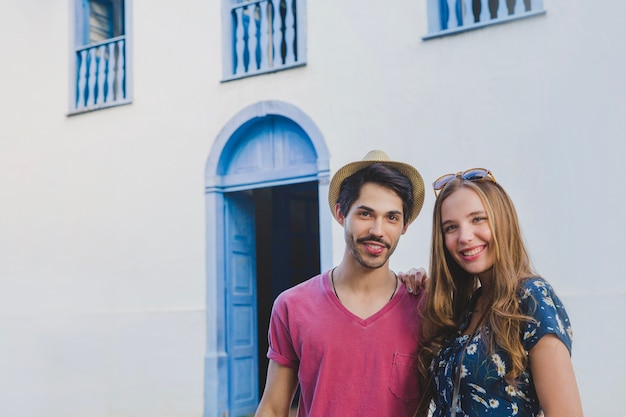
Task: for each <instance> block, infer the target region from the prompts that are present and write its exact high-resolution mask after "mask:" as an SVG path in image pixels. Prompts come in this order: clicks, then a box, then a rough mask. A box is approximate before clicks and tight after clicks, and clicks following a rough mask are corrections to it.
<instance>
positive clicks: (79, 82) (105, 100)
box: [70, 0, 130, 113]
mask: <svg viewBox="0 0 626 417" xmlns="http://www.w3.org/2000/svg"><path fill="white" fill-rule="evenodd" d="M127 2H128V0H126V1H124V0H76V31H75V42H74V44H75V51H74V54H73V57H72V61H73V65H72V67H73V71H72V78H71V79H72V80H73V85H72V90H73V92H72V94H71V95H70V96H71V97H72V103H71V105H70V113H82V112H84V111H89V110H95V109H99V108H103V107H110V106H114V105H119V104H126V103H129V102H130V94H129V89H130V82H129V77H128V74H129V70H128V68H129V60H128V56H129V54H128V50H129V48H128V46H129V45H128V38H127V36H126V22H127V7H126V6H127V4H125V3H127Z"/></svg>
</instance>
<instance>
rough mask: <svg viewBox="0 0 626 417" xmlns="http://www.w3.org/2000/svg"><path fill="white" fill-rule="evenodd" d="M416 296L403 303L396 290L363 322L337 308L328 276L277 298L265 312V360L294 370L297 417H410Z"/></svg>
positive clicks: (414, 398)
mask: <svg viewBox="0 0 626 417" xmlns="http://www.w3.org/2000/svg"><path fill="white" fill-rule="evenodd" d="M422 294H423V292H422ZM422 294H420V295H419V296H415V295H411V294H409V293H408V292H407V291H406V288H405V287H404V285H400V286H399V288H398V291H397V293H396V294H395V296H394V297H393V298H392V299H391V300H390V301H389V302H388V303H387V304H386V305H385V306H384V307H383V308H382V309H381V310H380V311H378V312H377V313H375V314H374V315H372V316H371V317H368V318H367V319H361V318H359V317H358V316H355V315H354V314H352V313H351V312H350V311H348V310H347V309H346V308H345V307H344V306H343V305H342V304H341V302H340V301H339V300H338V299H337V297H336V296H335V294H334V292H333V289H332V287H331V285H330V282H329V279H328V272H325V273H324V274H321V275H318V276H316V277H313V278H311V279H309V280H308V281H305V282H303V283H301V284H299V285H297V286H295V287H293V288H290V289H288V290H286V291H284V292H283V293H282V294H280V295H279V296H278V298H277V299H276V301H275V302H274V307H273V310H272V317H271V322H270V329H269V351H268V353H267V357H268V358H269V359H271V360H274V361H276V362H278V363H279V364H281V365H283V366H287V367H290V368H293V369H297V371H298V380H299V382H300V403H299V406H298V417H305V416H313V417H321V416H327V417H332V416H341V417H352V416H359V417H402V416H413V414H414V413H415V410H416V408H417V402H418V399H419V395H420V390H419V386H418V372H417V352H418V348H419V342H418V332H419V329H420V326H421V321H420V318H419V316H418V308H419V305H421V301H422V298H423V295H422Z"/></svg>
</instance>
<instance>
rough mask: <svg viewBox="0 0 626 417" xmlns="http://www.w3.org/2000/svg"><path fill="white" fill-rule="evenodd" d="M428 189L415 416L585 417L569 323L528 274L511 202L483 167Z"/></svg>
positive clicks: (547, 290)
mask: <svg viewBox="0 0 626 417" xmlns="http://www.w3.org/2000/svg"><path fill="white" fill-rule="evenodd" d="M433 187H434V189H435V194H436V195H437V193H438V192H439V194H438V196H437V201H436V202H435V210H434V215H433V232H432V242H431V260H430V275H431V276H430V280H429V281H428V282H427V284H426V285H427V288H428V294H429V296H428V297H427V301H426V305H425V307H424V313H423V314H424V322H423V326H424V327H423V341H424V345H423V348H422V350H421V351H420V362H419V366H420V371H421V375H422V387H424V390H423V398H422V400H421V404H420V409H419V411H418V415H420V416H426V415H428V412H429V407H430V411H431V412H432V413H433V416H434V417H440V416H456V417H461V416H471V417H475V416H538V415H541V413H542V412H543V413H544V414H545V416H546V417H553V416H567V417H577V416H582V414H583V413H582V405H581V401H580V396H579V393H578V388H577V384H576V379H575V376H574V371H573V367H572V362H571V359H570V349H571V327H570V322H569V318H568V316H567V312H566V311H565V309H564V307H563V304H562V303H561V301H560V300H559V298H558V297H557V296H556V294H555V293H554V291H553V289H552V287H551V286H550V284H549V283H548V282H547V281H546V280H544V279H543V278H541V277H539V276H538V275H537V274H535V273H534V272H533V270H532V268H531V265H530V260H529V256H528V252H527V250H526V248H525V247H524V243H523V240H522V236H521V232H520V227H519V223H518V219H517V214H516V211H515V207H514V206H513V203H512V202H511V200H510V198H509V196H508V195H507V193H506V192H505V191H504V189H503V188H502V187H501V186H500V185H499V184H497V183H496V181H495V178H494V177H493V175H492V174H491V172H490V171H488V170H486V169H472V170H468V171H465V172H463V173H457V174H448V175H444V176H443V177H441V178H439V179H438V180H437V181H435V182H434V183H433Z"/></svg>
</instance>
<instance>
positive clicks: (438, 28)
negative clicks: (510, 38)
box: [422, 0, 546, 41]
mask: <svg viewBox="0 0 626 417" xmlns="http://www.w3.org/2000/svg"><path fill="white" fill-rule="evenodd" d="M467 1H468V0H456V6H457V8H459V7H460V8H464V7H465V6H464V5H465V4H466V2H467ZM470 1H471V0H470ZM479 1H480V0H479ZM486 1H487V2H488V1H489V0H486ZM518 1H525V0H515V2H518ZM444 2H447V0H427V12H428V34H427V35H425V36H423V37H422V40H425V41H426V40H429V39H436V38H441V37H444V36H449V35H457V34H459V33H463V32H467V31H472V30H476V29H480V28H484V27H487V26H493V25H500V24H503V23H508V22H511V21H515V20H521V19H527V18H529V17H535V16H542V15H544V14H546V10H545V9H544V7H543V0H529V3H530V10H528V11H525V12H522V13H519V14H512V15H508V14H507V15H506V16H503V17H495V18H493V19H489V20H487V21H484V22H472V23H471V24H469V25H462V26H457V27H453V28H446V29H443V28H442V26H443V25H442V20H443V19H442V16H441V15H442V3H444ZM501 2H505V3H506V2H507V0H498V3H501ZM459 5H460V6H459ZM514 7H515V4H514Z"/></svg>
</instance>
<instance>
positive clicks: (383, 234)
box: [335, 183, 407, 269]
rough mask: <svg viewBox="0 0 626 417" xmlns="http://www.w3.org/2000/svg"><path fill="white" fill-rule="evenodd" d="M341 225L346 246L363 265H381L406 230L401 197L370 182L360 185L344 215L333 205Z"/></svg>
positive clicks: (370, 266) (371, 267)
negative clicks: (357, 196)
mask: <svg viewBox="0 0 626 417" xmlns="http://www.w3.org/2000/svg"><path fill="white" fill-rule="evenodd" d="M335 210H336V215H337V219H338V220H339V223H340V224H341V225H342V226H343V227H344V234H345V240H346V247H347V249H348V250H349V251H350V253H351V254H352V256H353V257H354V259H355V260H356V261H357V262H358V263H359V264H360V265H361V266H363V267H365V268H370V269H376V268H380V267H381V266H383V265H385V263H386V262H387V260H388V259H389V257H390V256H391V254H392V253H393V251H394V250H395V249H396V246H397V245H398V241H399V240H400V236H402V235H403V234H404V232H406V229H407V226H405V225H404V221H403V215H404V213H403V212H402V199H401V198H400V196H398V195H397V194H396V193H395V192H394V191H392V190H390V189H388V188H385V187H383V186H380V185H378V184H374V183H365V184H364V185H363V187H361V193H360V195H359V198H358V199H356V200H355V202H354V203H353V204H352V207H350V210H348V213H347V214H346V216H345V217H343V216H342V215H341V213H340V212H339V207H338V206H337V207H335Z"/></svg>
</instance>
